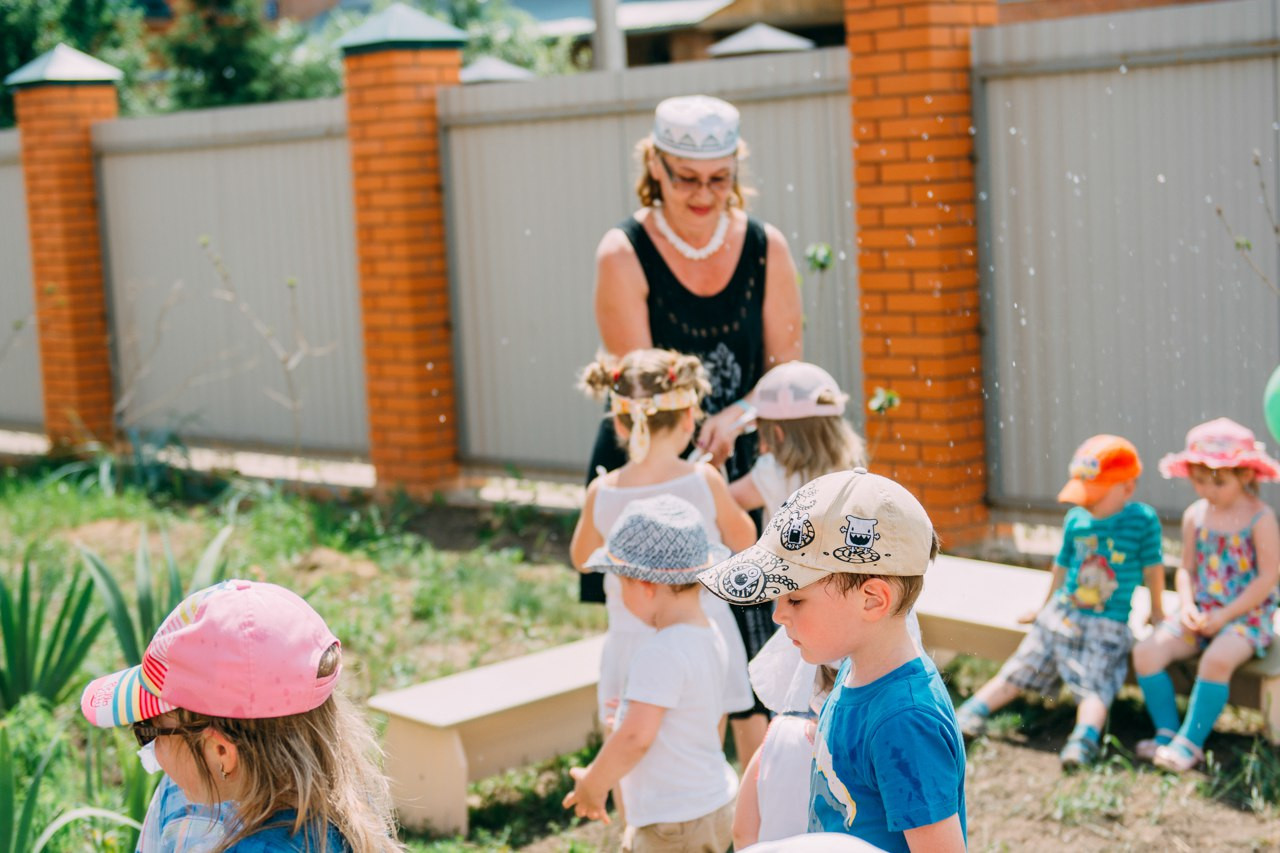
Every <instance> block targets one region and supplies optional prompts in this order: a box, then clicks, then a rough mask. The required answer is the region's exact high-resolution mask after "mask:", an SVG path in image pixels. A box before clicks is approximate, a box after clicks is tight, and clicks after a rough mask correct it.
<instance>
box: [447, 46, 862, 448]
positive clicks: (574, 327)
mask: <svg viewBox="0 0 1280 853" xmlns="http://www.w3.org/2000/svg"><path fill="white" fill-rule="evenodd" d="M695 92H702V93H705V94H712V95H718V96H720V97H723V98H726V99H728V100H730V101H732V102H733V103H734V104H735V105H737V106H738V107H739V108H740V109H741V111H742V122H743V136H744V138H745V139H746V140H747V141H748V143H749V145H750V147H751V154H750V157H749V159H748V161H747V164H748V167H749V172H750V175H751V182H752V183H753V184H754V185H755V186H756V188H757V189H758V190H759V195H758V197H757V198H756V199H755V200H754V201H753V203H752V206H751V210H752V212H753V213H754V214H755V215H757V216H759V217H761V218H763V219H764V220H766V221H768V222H771V223H773V224H774V225H776V226H777V227H778V228H779V229H781V231H782V232H783V233H784V234H785V235H786V237H787V239H788V240H789V242H790V244H791V251H792V254H793V255H794V256H795V258H796V262H797V265H798V266H799V267H800V269H801V271H802V274H803V276H804V297H805V315H806V338H805V353H806V357H807V358H809V359H810V360H812V361H816V362H818V363H820V364H823V365H824V366H826V367H827V368H828V369H829V370H830V371H831V372H832V374H833V375H835V377H836V379H837V380H839V381H840V383H841V385H842V387H844V388H846V389H849V390H850V391H851V392H852V393H853V394H854V396H855V398H856V397H857V396H858V395H859V394H860V386H861V381H862V380H861V367H860V361H859V343H858V340H859V334H858V312H857V305H858V301H857V281H856V274H857V269H856V253H855V251H854V249H853V245H852V243H853V234H854V230H853V203H852V199H853V178H852V174H851V172H852V154H851V140H850V128H849V94H848V54H847V52H846V51H845V50H844V49H843V48H835V49H828V50H820V51H813V52H809V53H803V54H799V55H791V56H788V55H775V56H766V57H753V58H749V59H735V60H719V61H716V62H699V63H683V64H680V65H672V66H658V67H651V68H633V69H629V70H627V71H626V72H622V73H607V72H598V73H591V74H581V75H577V76H573V77H564V78H554V79H548V80H539V81H536V82H529V83H518V84H506V85H493V86H479V87H462V88H457V89H452V90H449V91H447V92H445V93H444V95H443V97H442V98H441V124H442V126H443V127H444V129H445V130H444V132H445V140H446V147H445V151H446V157H447V161H448V165H447V169H448V172H447V175H446V180H447V186H448V188H449V189H448V201H449V205H450V210H449V229H448V233H449V237H450V242H451V252H452V255H451V261H450V269H451V276H452V280H453V288H454V319H455V334H456V342H455V350H456V352H457V365H458V371H459V375H458V384H459V389H460V391H459V393H460V398H461V403H460V405H461V409H462V412H461V416H462V435H463V436H464V447H463V452H464V453H465V455H466V456H467V457H468V458H470V459H473V460H480V461H486V462H515V463H517V464H520V465H535V466H540V467H545V468H556V469H563V470H570V471H578V470H580V469H583V468H584V467H585V464H586V460H587V458H588V456H589V455H590V448H591V442H592V440H593V439H594V435H595V428H596V422H597V419H598V418H599V416H600V409H599V407H598V406H597V405H596V404H594V403H591V402H590V401H588V400H586V399H585V398H583V397H582V396H581V395H579V394H578V393H576V392H575V391H574V390H573V382H574V374H575V372H576V371H577V369H578V368H580V367H581V366H582V365H583V364H585V363H586V362H587V361H588V360H590V359H591V358H592V356H593V355H594V354H595V352H596V349H597V348H598V347H599V338H598V336H597V334H596V327H595V320H594V315H593V312H592V285H593V279H594V274H595V265H594V257H595V247H596V243H597V242H598V241H599V240H600V237H601V236H602V235H603V234H604V232H605V230H607V229H608V227H609V226H610V225H612V224H614V223H616V222H618V221H620V220H622V219H623V218H624V217H625V216H627V215H629V214H630V213H631V212H632V210H634V209H635V206H636V199H635V194H634V191H633V186H634V182H635V178H636V176H637V174H638V168H639V167H638V163H637V161H636V160H635V158H634V156H633V148H634V145H635V143H636V141H637V140H638V139H640V138H641V137H642V136H643V135H644V134H646V133H647V132H648V130H649V126H650V122H651V117H652V114H653V107H654V105H655V104H656V103H657V102H658V101H659V100H661V99H662V98H664V97H667V96H670V95H680V94H689V93H695ZM816 242H822V243H828V244H830V245H831V246H832V249H833V251H834V252H835V253H836V258H837V260H836V262H835V263H834V265H833V267H832V268H831V269H830V270H828V271H827V272H826V273H824V274H822V275H819V274H816V273H810V272H808V271H807V270H806V269H805V265H804V257H803V256H804V250H805V247H806V246H807V245H808V244H810V243H816ZM854 408H855V409H856V408H857V407H854ZM855 416H856V415H855Z"/></svg>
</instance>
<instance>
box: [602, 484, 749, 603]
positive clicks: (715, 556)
mask: <svg viewBox="0 0 1280 853" xmlns="http://www.w3.org/2000/svg"><path fill="white" fill-rule="evenodd" d="M728 556H729V549H728V548H726V547H724V546H723V545H712V544H711V543H710V542H709V541H708V540H707V531H706V528H705V527H703V521H702V513H700V512H698V510H697V509H696V508H695V507H694V505H693V504H691V503H689V502H688V501H686V500H684V499H683V498H678V497H676V496H675V495H658V496H657V497H652V498H642V499H640V500H634V501H632V502H631V503H629V504H627V508H626V509H624V510H623V511H622V515H620V516H618V520H617V521H615V522H614V523H613V527H612V529H610V530H609V537H608V539H606V540H605V543H604V547H603V548H597V549H596V550H595V552H594V553H592V555H591V556H590V557H588V558H587V568H589V569H595V570H596V571H602V572H613V573H615V574H619V575H622V576H623V577H628V578H634V579H635V580H641V581H649V582H650V583H661V584H682V583H693V582H694V581H696V580H697V579H698V573H699V572H701V571H703V570H705V569H707V568H709V567H710V566H713V565H715V564H716V563H718V562H720V561H721V560H723V559H724V558H725V557H728Z"/></svg>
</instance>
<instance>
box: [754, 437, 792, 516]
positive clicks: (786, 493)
mask: <svg viewBox="0 0 1280 853" xmlns="http://www.w3.org/2000/svg"><path fill="white" fill-rule="evenodd" d="M747 476H748V477H750V478H751V482H752V483H754V484H755V487H756V491H757V492H759V493H760V497H761V498H762V499H763V500H764V512H765V520H766V521H768V519H769V518H770V517H771V516H772V515H773V514H774V513H775V512H777V511H778V507H780V506H782V502H783V501H785V500H786V499H787V498H789V497H791V495H792V493H793V492H795V490H796V489H798V488H800V487H801V486H803V485H804V482H805V481H804V480H803V479H801V477H800V474H799V473H796V474H788V473H787V472H786V471H784V470H783V469H782V466H781V465H780V464H778V460H777V459H775V458H774V456H773V454H772V453H762V454H761V455H760V456H758V457H756V464H754V465H752V466H751V470H750V471H748V472H747Z"/></svg>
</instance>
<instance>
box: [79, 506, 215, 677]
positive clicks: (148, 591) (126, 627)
mask: <svg viewBox="0 0 1280 853" xmlns="http://www.w3.org/2000/svg"><path fill="white" fill-rule="evenodd" d="M234 529H235V528H234V527H233V526H232V525H230V524H228V525H226V526H224V527H223V528H222V529H221V530H219V531H218V533H217V535H216V536H214V537H213V539H212V540H211V541H210V542H209V544H208V545H206V546H205V549H204V553H202V554H201V555H200V560H199V562H198V563H196V568H195V571H194V572H193V573H192V575H191V584H190V586H189V587H187V588H186V590H185V591H184V590H183V586H182V575H181V573H180V572H179V571H178V563H177V561H176V560H175V559H174V557H173V549H172V548H171V547H170V545H169V537H168V535H167V534H166V533H165V532H164V531H163V530H161V532H160V538H161V541H162V542H163V544H164V557H165V567H164V575H163V576H164V578H165V579H166V580H165V583H164V586H163V588H162V587H161V583H160V582H159V579H158V578H157V577H156V575H157V574H158V572H157V570H156V569H155V568H153V567H152V565H151V548H150V542H149V540H148V537H147V529H146V527H145V526H144V527H143V528H142V531H141V533H140V534H139V536H138V551H137V555H136V556H135V558H134V579H135V587H134V588H135V597H136V608H135V609H136V616H137V618H136V619H135V618H134V613H131V612H130V610H129V605H128V602H126V601H125V597H124V593H123V592H121V590H120V585H119V584H118V583H116V579H115V575H114V574H113V573H112V571H111V569H110V567H108V566H107V564H106V563H104V562H103V561H102V558H101V557H99V556H98V555H97V554H95V553H94V552H93V551H91V550H89V549H88V548H85V547H83V546H81V548H80V555H81V558H82V559H83V561H84V565H85V566H86V567H87V568H88V569H89V573H90V575H92V577H93V583H94V586H96V587H97V590H98V595H99V596H100V597H101V598H102V602H103V605H104V606H105V607H106V610H107V616H109V617H110V619H111V626H112V628H114V629H115V632H116V639H117V640H119V641H120V651H121V652H122V653H123V654H124V658H125V661H126V662H128V664H129V665H130V666H137V665H138V664H140V663H142V650H143V649H145V648H146V647H147V644H148V643H149V642H151V638H152V637H153V636H155V633H156V631H157V630H158V629H159V627H160V623H161V622H162V621H164V618H165V617H166V616H168V615H169V613H170V611H172V610H173V609H174V608H175V607H177V606H178V605H179V604H181V603H182V600H183V599H184V598H186V597H187V596H188V595H190V594H191V593H192V592H195V591H196V590H199V589H204V588H205V587H207V586H210V585H212V584H214V583H217V582H218V581H220V580H222V578H223V577H225V576H226V570H227V562H226V560H225V559H223V557H222V548H223V546H224V545H226V543H227V539H228V538H230V536H231V533H232V531H233V530H234Z"/></svg>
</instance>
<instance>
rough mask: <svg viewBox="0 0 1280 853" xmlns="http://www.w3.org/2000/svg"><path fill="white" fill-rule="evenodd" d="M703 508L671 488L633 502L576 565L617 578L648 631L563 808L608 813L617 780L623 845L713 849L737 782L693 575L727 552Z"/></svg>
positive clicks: (633, 849)
mask: <svg viewBox="0 0 1280 853" xmlns="http://www.w3.org/2000/svg"><path fill="white" fill-rule="evenodd" d="M728 553H729V552H728V549H727V548H725V547H724V546H723V545H711V544H709V543H708V541H707V534H706V530H705V529H704V528H703V525H702V516H701V515H700V514H699V512H698V511H697V510H696V509H694V507H693V505H692V504H690V503H689V502H688V501H685V500H682V499H680V498H677V497H673V496H671V495H660V496H658V497H654V498H646V499H643V500H637V501H633V502H632V503H631V504H630V505H628V507H627V508H626V510H624V511H623V514H622V515H621V516H620V517H619V518H618V520H617V522H616V523H615V524H614V525H613V527H612V529H611V530H610V531H609V538H608V540H607V541H606V542H605V546H604V547H603V548H601V549H599V550H598V551H596V552H595V553H594V554H593V555H592V556H591V558H590V559H589V560H588V561H587V564H588V565H589V566H591V567H593V568H597V569H600V570H602V571H608V572H612V573H614V574H616V575H617V576H618V577H619V578H620V579H621V581H622V600H623V602H624V603H625V604H626V607H627V609H628V610H629V611H631V613H632V614H634V615H635V617H636V618H637V619H639V620H641V621H642V622H644V623H645V624H648V625H650V626H652V627H653V628H655V629H656V631H655V633H654V634H652V635H651V636H650V637H648V638H647V639H645V641H644V642H643V643H642V644H641V645H640V646H639V648H637V649H636V650H635V653H634V654H633V655H632V657H631V663H630V666H629V667H628V670H627V680H626V687H625V689H624V690H623V694H622V704H621V706H620V707H619V709H618V714H617V717H616V718H615V719H616V727H615V728H614V732H613V734H612V735H611V736H610V737H609V739H608V740H607V741H605V744H604V746H603V747H602V748H601V750H600V753H599V754H598V755H597V756H596V759H595V761H593V762H591V765H590V766H589V767H586V768H580V767H575V768H574V769H572V770H571V771H570V773H571V774H572V776H573V779H574V788H573V791H572V792H570V793H569V795H568V796H566V797H565V799H564V806H565V808H572V809H574V811H575V813H576V814H577V815H578V816H579V817H586V818H590V819H592V820H603V821H606V822H607V821H608V814H607V812H606V810H605V800H606V798H607V797H608V794H609V791H610V789H612V788H613V787H614V786H615V785H618V784H621V788H622V799H623V802H625V803H626V821H627V826H626V829H625V830H624V832H623V838H622V849H623V850H624V851H628V853H648V851H672V853H676V851H681V852H682V853H698V852H699V851H701V853H724V851H726V850H727V849H728V848H729V845H730V842H731V825H732V822H733V798H734V794H735V793H736V792H737V787H738V779H737V774H735V773H734V771H733V768H732V767H730V766H729V762H728V761H726V760H725V757H724V752H723V751H722V750H721V748H720V732H719V724H720V718H721V716H722V712H723V695H724V684H725V679H726V678H727V677H728V653H727V652H726V650H725V643H724V639H723V638H722V637H721V635H720V631H719V629H718V628H717V627H716V626H715V623H714V622H712V621H711V620H709V619H708V618H707V616H706V613H705V612H704V611H703V609H702V601H701V597H700V595H701V594H700V592H699V590H701V588H702V587H701V586H700V585H699V584H698V582H697V577H698V573H699V572H701V571H704V570H705V569H707V568H708V567H710V566H711V565H713V564H714V563H716V562H717V561H718V560H722V559H724V558H725V557H726V556H728Z"/></svg>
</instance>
